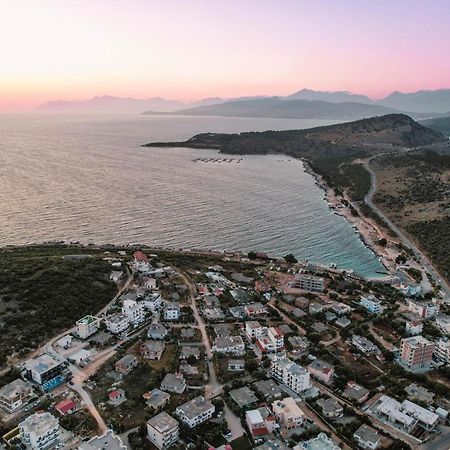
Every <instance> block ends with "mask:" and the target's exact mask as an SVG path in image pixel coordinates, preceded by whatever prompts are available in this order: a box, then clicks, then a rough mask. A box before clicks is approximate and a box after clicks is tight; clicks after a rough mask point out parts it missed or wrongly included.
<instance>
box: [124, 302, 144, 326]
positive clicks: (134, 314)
mask: <svg viewBox="0 0 450 450" xmlns="http://www.w3.org/2000/svg"><path fill="white" fill-rule="evenodd" d="M122 314H125V315H126V316H127V317H128V320H129V321H130V323H131V325H134V326H136V325H139V324H140V323H142V322H143V321H144V320H145V306H144V304H143V303H141V302H139V303H138V302H137V301H135V300H129V299H127V300H124V301H123V306H122Z"/></svg>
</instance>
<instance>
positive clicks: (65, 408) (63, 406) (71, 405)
mask: <svg viewBox="0 0 450 450" xmlns="http://www.w3.org/2000/svg"><path fill="white" fill-rule="evenodd" d="M76 407H77V404H76V403H75V402H74V401H73V400H70V399H66V400H63V401H62V402H59V403H58V404H57V405H56V406H55V408H56V410H57V411H58V412H59V413H60V414H61V415H64V414H67V413H68V412H69V411H71V410H72V409H75V408H76Z"/></svg>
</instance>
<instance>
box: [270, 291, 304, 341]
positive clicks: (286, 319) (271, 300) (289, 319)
mask: <svg viewBox="0 0 450 450" xmlns="http://www.w3.org/2000/svg"><path fill="white" fill-rule="evenodd" d="M267 305H268V306H269V307H270V308H272V309H274V310H275V311H277V312H278V314H280V316H281V317H282V318H283V320H284V321H285V322H287V323H288V324H290V325H292V326H293V327H295V328H296V329H297V330H298V332H299V333H300V334H301V335H302V336H306V330H305V329H304V328H302V327H301V326H300V325H298V324H297V323H295V322H294V321H293V320H292V319H291V318H290V317H289V316H288V315H287V314H286V313H284V312H283V311H281V310H280V309H278V308H277V307H276V306H275V299H274V297H271V299H270V300H269V303H268V304H267Z"/></svg>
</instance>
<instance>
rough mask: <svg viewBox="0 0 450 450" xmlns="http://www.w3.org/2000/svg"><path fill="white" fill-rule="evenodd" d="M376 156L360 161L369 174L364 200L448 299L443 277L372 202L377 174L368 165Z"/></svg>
mask: <svg viewBox="0 0 450 450" xmlns="http://www.w3.org/2000/svg"><path fill="white" fill-rule="evenodd" d="M378 156H380V155H376V156H373V157H372V158H369V159H368V160H366V161H363V162H362V164H363V166H364V168H365V169H366V170H367V172H369V174H370V189H369V192H368V193H367V194H366V196H365V198H364V201H365V202H366V203H367V205H369V206H370V207H371V208H372V209H373V210H374V211H375V212H376V213H377V214H378V215H379V216H380V217H381V218H382V219H383V220H384V221H385V222H386V223H387V225H388V226H389V228H390V229H391V230H392V231H394V233H396V234H397V236H398V238H399V239H400V240H401V241H402V243H403V244H404V245H405V246H407V247H409V248H410V249H411V250H412V252H413V253H414V256H415V257H416V258H417V259H418V260H419V261H420V264H421V265H422V267H423V268H424V269H426V270H427V271H428V272H429V273H430V275H431V276H432V277H433V279H434V281H435V282H436V284H438V285H440V286H441V289H442V291H443V292H444V293H445V296H446V298H447V299H449V298H450V287H449V285H448V284H447V282H446V281H445V280H444V278H443V277H442V276H441V275H440V273H439V272H438V271H437V270H436V269H435V268H434V266H433V265H432V264H431V262H430V261H429V260H428V258H427V257H426V256H425V255H424V254H423V253H422V252H421V251H420V250H419V249H418V248H417V247H416V245H415V244H414V243H413V242H412V241H411V240H410V239H409V238H408V237H407V236H406V235H405V234H404V233H403V232H402V231H401V230H400V229H399V228H398V227H397V225H395V224H394V223H393V222H392V221H391V220H390V219H389V218H388V217H386V215H385V214H384V213H383V212H382V211H381V210H380V209H379V208H378V207H377V206H375V204H374V203H373V196H374V194H375V192H376V190H377V176H376V174H375V172H374V170H373V169H372V168H371V167H370V162H371V161H372V160H373V159H375V158H377V157H378Z"/></svg>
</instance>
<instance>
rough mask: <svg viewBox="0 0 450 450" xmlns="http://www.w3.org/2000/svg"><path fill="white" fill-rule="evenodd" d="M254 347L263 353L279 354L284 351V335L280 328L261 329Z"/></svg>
mask: <svg viewBox="0 0 450 450" xmlns="http://www.w3.org/2000/svg"><path fill="white" fill-rule="evenodd" d="M256 345H257V346H258V348H259V349H260V350H261V352H263V353H273V352H279V351H282V350H283V349H284V333H283V330H281V328H280V327H270V328H265V327H264V328H262V333H260V335H259V337H258V338H257V339H256Z"/></svg>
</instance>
